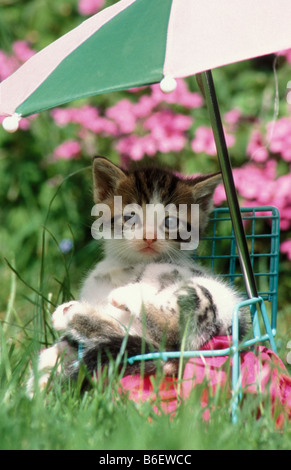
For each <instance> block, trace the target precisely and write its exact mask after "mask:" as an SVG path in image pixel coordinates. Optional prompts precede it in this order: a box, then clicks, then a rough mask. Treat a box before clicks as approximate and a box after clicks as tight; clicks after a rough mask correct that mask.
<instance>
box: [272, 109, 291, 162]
mask: <svg viewBox="0 0 291 470" xmlns="http://www.w3.org/2000/svg"><path fill="white" fill-rule="evenodd" d="M267 139H268V141H269V142H270V150H271V152H273V153H275V154H281V156H282V158H283V159H284V160H286V161H287V162H291V118H290V117H283V118H281V119H279V121H277V122H275V123H273V122H270V123H269V124H268V125H267Z"/></svg>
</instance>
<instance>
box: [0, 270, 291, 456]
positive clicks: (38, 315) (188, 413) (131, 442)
mask: <svg viewBox="0 0 291 470" xmlns="http://www.w3.org/2000/svg"><path fill="white" fill-rule="evenodd" d="M18 284H19V280H18V281H17V277H16V274H15V273H14V272H13V271H12V273H11V283H10V295H9V301H8V304H7V310H6V320H5V321H4V322H3V324H2V325H3V326H2V327H1V329H0V340H1V343H0V344H1V346H0V449H14V450H16V449H23V450H28V449H32V450H45V449H46V450H61V449H67V450H69V449H72V450H73V449H98V450H108V451H109V450H171V451H175V450H195V449H205V450H209V449H229V450H231V449H250V450H261V449H278V450H279V449H286V450H287V449H289V448H290V438H291V429H290V427H288V424H287V423H285V425H284V426H283V428H282V429H280V430H276V426H275V418H274V417H273V416H272V413H271V404H270V403H268V400H266V399H265V398H263V397H260V396H258V397H254V396H249V397H247V398H246V399H245V400H244V402H243V405H242V407H241V409H240V411H239V419H238V423H237V424H236V425H233V424H232V422H231V415H230V408H231V402H230V399H229V398H228V397H226V396H225V392H224V391H223V390H221V391H219V392H218V395H216V396H215V397H210V402H209V403H210V408H211V407H212V404H215V408H214V409H213V410H212V411H211V419H210V421H209V422H205V421H204V420H203V416H202V415H203V409H202V408H201V406H200V396H201V392H202V389H203V387H204V386H202V387H200V388H197V389H195V390H194V391H193V393H192V395H191V396H190V397H189V399H187V400H186V401H185V402H182V403H180V405H179V406H178V408H177V412H176V415H175V416H172V417H171V416H169V415H167V414H164V413H161V414H156V413H155V412H154V411H153V407H152V404H150V403H148V402H145V403H141V404H138V405H137V404H136V403H134V402H133V401H131V400H129V399H128V398H127V397H126V396H124V395H121V394H120V393H119V390H118V386H119V376H118V374H117V372H116V371H115V370H114V367H111V368H109V370H108V372H107V375H105V374H104V376H102V377H101V378H100V379H99V380H98V381H95V382H94V383H93V385H92V387H91V388H90V389H89V390H88V391H86V392H80V388H81V383H82V375H80V378H79V381H77V382H76V383H65V384H64V383H61V380H60V378H59V377H54V382H53V386H52V387H51V388H50V390H49V391H47V392H45V393H44V392H39V391H37V392H36V394H35V396H34V398H33V399H29V398H28V397H27V395H26V391H25V382H26V380H27V376H28V373H29V363H31V361H32V364H35V361H34V359H33V358H35V354H36V353H37V351H38V350H39V348H40V346H42V345H43V344H44V343H45V342H46V341H48V342H51V341H53V339H54V337H53V335H52V332H51V330H50V329H49V319H48V318H47V317H46V314H48V313H49V311H50V308H51V307H50V305H49V306H47V312H43V311H42V307H43V305H42V307H40V302H39V297H40V296H39V295H36V297H35V301H34V303H33V302H30V304H31V305H32V306H33V311H34V316H33V320H32V321H29V322H28V323H27V324H24V321H23V320H21V319H20V317H19V315H17V311H16V301H15V299H16V298H17V285H18ZM34 294H35V293H34ZM47 297H48V295H47ZM44 305H46V302H44ZM44 313H45V315H44ZM287 316H288V312H287V314H286V318H287ZM45 330H46V331H45ZM156 404H157V406H158V407H159V405H160V403H159V400H157V401H156ZM258 409H260V410H261V411H262V416H261V417H260V419H257V410H258Z"/></svg>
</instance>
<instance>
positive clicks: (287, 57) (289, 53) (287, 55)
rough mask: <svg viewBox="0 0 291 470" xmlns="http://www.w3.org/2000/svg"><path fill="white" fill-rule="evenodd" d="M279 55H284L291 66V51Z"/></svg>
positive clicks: (287, 50) (281, 52) (286, 50)
mask: <svg viewBox="0 0 291 470" xmlns="http://www.w3.org/2000/svg"><path fill="white" fill-rule="evenodd" d="M278 54H279V55H282V56H285V58H286V60H287V62H289V64H291V49H285V50H283V51H280V52H279V53H278Z"/></svg>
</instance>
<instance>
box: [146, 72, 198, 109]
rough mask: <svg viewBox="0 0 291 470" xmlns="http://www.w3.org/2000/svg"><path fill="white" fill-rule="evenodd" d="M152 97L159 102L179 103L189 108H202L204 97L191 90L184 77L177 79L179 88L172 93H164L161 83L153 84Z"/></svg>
mask: <svg viewBox="0 0 291 470" xmlns="http://www.w3.org/2000/svg"><path fill="white" fill-rule="evenodd" d="M151 90H152V98H153V100H154V101H155V102H156V104H158V103H170V104H179V105H180V106H184V107H185V108H188V109H193V108H201V106H202V105H203V98H202V97H201V95H200V94H199V93H196V92H191V91H189V89H188V86H187V83H186V82H185V80H183V79H178V80H177V88H176V90H175V91H173V92H172V93H169V94H167V93H163V92H162V90H161V87H160V85H159V84H156V85H152V87H151Z"/></svg>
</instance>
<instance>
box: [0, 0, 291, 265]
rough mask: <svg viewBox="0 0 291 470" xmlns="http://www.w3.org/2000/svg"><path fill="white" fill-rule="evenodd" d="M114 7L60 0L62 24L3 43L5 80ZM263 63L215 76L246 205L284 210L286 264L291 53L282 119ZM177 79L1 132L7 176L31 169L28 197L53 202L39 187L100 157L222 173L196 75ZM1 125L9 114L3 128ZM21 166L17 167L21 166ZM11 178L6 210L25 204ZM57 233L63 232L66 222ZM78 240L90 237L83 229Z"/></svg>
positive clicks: (282, 64)
mask: <svg viewBox="0 0 291 470" xmlns="http://www.w3.org/2000/svg"><path fill="white" fill-rule="evenodd" d="M113 3H114V1H110V2H109V1H107V2H106V1H105V0H78V1H77V2H76V5H75V7H74V8H72V7H71V6H69V5H68V4H67V3H65V2H63V1H62V0H60V2H59V3H58V13H56V12H55V13H54V15H59V16H58V17H57V19H56V18H55V17H53V21H52V22H51V23H50V22H49V13H47V15H45V13H43V24H44V26H43V24H42V25H39V27H38V28H37V31H36V30H35V31H31V32H27V34H26V35H25V34H21V36H20V37H19V38H15V40H14V41H13V42H12V44H11V45H10V47H6V48H4V47H3V48H2V47H0V81H2V80H4V79H5V78H7V77H8V76H9V75H10V74H11V73H13V72H14V71H15V70H16V69H17V68H18V67H19V66H20V65H21V64H23V63H24V62H25V61H26V60H28V59H29V58H30V57H31V56H32V55H33V54H35V51H36V50H39V49H41V48H42V47H44V45H45V44H48V43H49V42H51V34H52V32H51V31H52V30H53V29H54V28H56V31H57V32H56V33H55V36H56V37H58V36H59V31H60V29H59V28H60V25H62V24H64V29H65V31H69V30H70V29H72V27H73V26H76V24H80V23H81V22H82V21H83V20H84V16H89V15H93V14H95V13H97V12H98V11H99V10H100V9H102V8H104V7H106V6H108V5H109V4H110V5H111V4H113ZM19 8H20V7H19ZM23 8H24V7H23ZM44 8H45V7H44ZM47 8H48V9H49V7H47ZM4 10H5V12H4V11H3V15H4V16H5V17H6V15H8V16H9V12H8V9H4ZM47 12H48V10H47ZM1 14H2V12H1ZM46 21H47V23H46ZM8 23H9V21H8ZM22 27H23V28H24V27H25V25H22ZM41 29H42V31H41V33H40V32H38V31H40V30H41ZM62 34H63V32H62ZM11 37H13V35H11ZM56 37H54V39H55V38H56ZM23 38H26V40H23ZM261 60H262V61H263V62H264V67H263V68H260V66H259V65H257V64H256V62H253V61H250V62H249V63H244V64H243V65H242V64H237V65H232V66H230V67H229V68H228V67H224V68H222V69H220V70H219V71H217V73H216V71H214V81H215V83H216V88H217V91H218V98H219V102H220V109H221V114H222V119H223V124H224V128H225V136H226V142H227V145H228V148H229V152H230V156H231V161H232V165H233V169H234V170H233V172H234V180H235V184H236V189H237V192H238V195H239V199H240V204H241V205H242V206H252V205H254V206H262V205H263V206H266V205H274V206H276V207H277V208H278V209H279V211H280V216H281V222H280V227H281V240H282V242H281V252H282V258H283V259H285V260H287V259H291V250H290V245H291V197H290V194H291V176H290V174H291V172H290V165H291V103H289V101H291V100H289V98H288V90H289V93H291V91H290V86H289V85H288V83H289V82H290V81H291V65H290V64H291V49H288V50H285V51H281V52H280V54H279V61H278V70H277V75H278V76H277V79H278V83H279V89H280V97H279V103H278V104H279V114H278V116H277V117H276V118H275V119H274V109H273V108H274V102H273V101H272V99H270V96H271V94H272V93H271V92H272V90H273V88H272V87H273V83H274V77H273V68H272V66H273V64H272V62H270V63H269V64H268V63H267V65H266V62H265V61H266V60H267V59H265V58H263V59H261ZM177 82H178V86H177V88H176V90H175V91H174V92H172V93H170V94H164V93H163V92H162V91H161V88H160V86H159V84H155V85H152V86H150V87H140V88H134V89H130V90H127V91H123V92H122V91H121V92H116V93H112V94H108V95H100V96H96V97H93V98H90V99H84V100H82V101H80V102H79V103H78V102H76V103H73V104H68V105H66V106H63V107H60V108H55V109H52V110H50V111H49V112H46V113H42V114H41V115H40V116H39V117H30V118H25V119H22V120H21V122H20V129H21V131H20V132H19V133H18V134H15V135H13V136H11V135H6V134H5V133H4V132H3V131H2V130H0V165H1V164H2V165H4V162H5V165H6V166H5V168H3V171H2V173H1V175H2V176H0V178H2V179H5V178H6V177H5V176H4V175H13V177H12V180H13V181H14V182H17V181H20V178H19V175H18V173H17V172H18V170H17V168H18V167H19V168H20V167H21V168H22V166H23V168H24V170H23V172H22V171H21V172H20V173H21V174H24V175H25V178H23V179H22V180H21V181H22V185H24V184H25V183H27V185H28V186H27V188H26V190H25V191H24V193H25V194H26V195H27V194H30V193H32V190H31V189H30V188H32V187H34V194H38V193H39V194H40V197H43V199H42V201H46V198H45V197H44V196H43V192H42V191H40V190H39V189H38V188H37V187H35V186H37V185H39V187H40V186H42V185H43V186H44V187H47V186H48V187H52V188H53V187H54V185H55V184H56V181H59V180H58V178H61V176H60V175H62V177H63V176H64V175H65V174H66V173H70V172H71V171H74V170H75V169H76V170H79V169H80V168H82V167H84V166H85V167H86V166H87V165H89V164H90V161H91V158H92V157H93V156H94V155H97V154H99V155H105V156H108V157H110V158H112V160H113V161H114V162H115V163H117V164H120V163H122V164H124V165H127V164H129V163H130V162H132V161H135V162H139V161H142V160H147V159H152V160H154V161H156V162H158V163H159V164H161V165H164V164H166V165H169V166H172V167H173V168H174V169H175V170H176V171H177V172H178V173H182V174H186V175H193V174H196V173H207V172H216V171H218V170H219V166H218V161H217V158H216V147H215V142H214V138H213V132H212V129H211V127H210V123H209V117H208V114H207V110H206V106H205V103H204V100H203V98H202V96H201V93H200V91H199V87H198V86H197V83H196V80H195V77H192V78H188V79H185V80H183V79H179V80H177ZM284 90H285V93H284ZM2 120H3V117H2V118H1V117H0V123H1V121H2ZM15 161H17V162H18V163H17V165H18V166H15V165H13V163H14V162H15ZM66 165H67V166H66ZM32 167H33V169H32ZM71 167H72V170H71ZM0 170H1V168H0ZM19 171H20V170H19ZM54 172H55V174H54ZM58 172H59V173H58ZM5 181H6V182H5V184H4V183H3V184H2V186H1V185H0V195H1V191H2V193H3V195H2V197H3V198H4V199H3V203H2V204H1V207H9V202H7V201H9V200H10V199H9V198H12V199H13V197H15V198H17V197H18V194H20V193H21V191H22V189H15V186H14V185H13V184H12V185H10V182H9V181H8V178H7V180H5ZM24 182H25V183H24ZM47 182H48V183H47ZM15 184H16V183H15ZM80 186H81V184H80ZM1 188H3V189H1ZM75 190H76V188H73V186H72V188H71V194H72V197H71V199H70V200H71V201H73V200H75V199H74V196H73V195H74V191H75ZM19 197H20V196H19ZM23 197H24V196H23ZM7 198H8V199H7ZM214 202H215V204H216V206H220V205H223V204H226V198H225V192H224V188H223V186H222V185H220V186H219V187H218V188H217V190H216V192H215V195H214ZM31 204H32V205H33V204H34V201H33V200H32V202H31ZM77 205H78V203H77V202H76V207H75V212H74V211H73V213H75V214H79V213H80V211H81V212H82V210H83V209H80V208H79V207H78V208H77ZM82 207H83V206H82ZM76 217H77V215H76ZM56 220H57V217H56ZM40 225H41V224H40ZM55 229H56V231H58V230H59V228H58V226H57V225H56V227H55ZM79 236H80V237H82V235H81V230H80V233H79ZM67 238H68V236H67V234H62V235H61V239H67Z"/></svg>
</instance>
